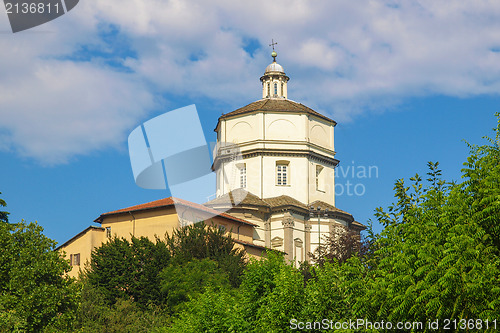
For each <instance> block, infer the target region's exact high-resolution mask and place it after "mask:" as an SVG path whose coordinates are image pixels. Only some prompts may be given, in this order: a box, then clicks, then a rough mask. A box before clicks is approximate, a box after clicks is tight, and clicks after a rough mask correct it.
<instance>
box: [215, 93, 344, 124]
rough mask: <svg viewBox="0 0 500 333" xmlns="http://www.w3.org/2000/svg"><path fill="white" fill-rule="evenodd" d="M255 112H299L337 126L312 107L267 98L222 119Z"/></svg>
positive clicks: (287, 100) (230, 113)
mask: <svg viewBox="0 0 500 333" xmlns="http://www.w3.org/2000/svg"><path fill="white" fill-rule="evenodd" d="M254 111H273V112H297V113H308V114H312V115H315V116H317V117H319V118H322V119H325V120H328V121H331V122H333V123H334V124H337V123H336V122H335V120H332V119H330V118H328V117H326V116H324V115H322V114H321V113H319V112H316V111H314V110H313V109H311V108H310V107H307V106H305V105H304V104H301V103H297V102H294V101H291V100H289V99H274V98H265V99H261V100H258V101H255V102H253V103H250V104H248V105H246V106H244V107H242V108H239V109H236V110H234V111H232V112H229V113H226V114H223V115H222V116H221V117H220V118H227V117H230V116H236V115H240V114H244V113H249V112H254Z"/></svg>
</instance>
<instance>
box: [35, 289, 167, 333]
mask: <svg viewBox="0 0 500 333" xmlns="http://www.w3.org/2000/svg"><path fill="white" fill-rule="evenodd" d="M79 287H80V289H81V297H80V305H79V307H78V311H76V315H75V316H74V317H73V318H72V320H71V322H68V323H67V324H66V326H63V327H58V326H56V325H53V326H50V327H48V328H47V329H46V330H45V331H44V332H45V333H62V332H82V333H102V332H106V333H121V332H124V333H125V332H130V333H136V332H157V330H156V328H157V327H160V326H163V325H167V324H168V323H169V317H168V316H167V315H166V314H165V313H164V312H163V311H162V310H161V308H158V307H156V306H153V305H151V304H150V305H149V306H148V307H146V308H142V307H141V306H139V304H138V303H137V302H134V301H132V300H131V299H123V298H120V299H117V300H116V302H115V303H114V304H112V305H109V304H108V303H107V301H106V299H105V295H104V294H103V293H102V292H101V290H99V289H98V288H94V287H93V286H91V285H90V284H88V283H79Z"/></svg>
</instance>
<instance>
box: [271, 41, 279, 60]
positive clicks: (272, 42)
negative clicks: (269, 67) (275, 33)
mask: <svg viewBox="0 0 500 333" xmlns="http://www.w3.org/2000/svg"><path fill="white" fill-rule="evenodd" d="M277 44H278V42H275V41H274V39H271V44H269V46H272V47H273V52H272V53H271V57H273V61H274V62H276V56H277V55H278V54H277V53H276V51H274V45H277Z"/></svg>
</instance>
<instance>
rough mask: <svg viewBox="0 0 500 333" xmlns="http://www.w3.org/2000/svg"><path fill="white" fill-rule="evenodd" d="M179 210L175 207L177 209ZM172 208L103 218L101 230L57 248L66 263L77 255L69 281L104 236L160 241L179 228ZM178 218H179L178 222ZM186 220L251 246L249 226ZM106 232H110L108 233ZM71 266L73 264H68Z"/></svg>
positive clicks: (195, 216)
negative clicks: (221, 228)
mask: <svg viewBox="0 0 500 333" xmlns="http://www.w3.org/2000/svg"><path fill="white" fill-rule="evenodd" d="M178 208H179V207H178ZM178 211H179V214H177V210H176V209H175V207H173V206H172V207H163V208H158V209H151V210H145V211H138V212H134V213H133V214H130V213H120V214H116V215H110V216H104V217H103V221H102V223H101V226H102V228H98V227H91V228H89V229H88V230H87V231H86V232H85V233H83V234H82V235H78V236H77V237H76V238H75V239H73V240H71V241H69V242H68V244H66V245H64V246H61V248H60V249H59V250H60V251H64V252H65V257H66V259H68V260H70V256H71V255H72V254H79V255H80V265H73V266H72V270H71V271H70V272H69V273H68V275H69V276H71V277H75V278H76V277H78V274H79V272H80V270H83V268H84V267H85V263H86V262H87V261H88V262H90V259H91V253H92V250H93V249H94V248H95V247H99V246H101V245H102V244H103V243H105V242H106V241H107V240H108V239H109V238H108V233H109V232H110V234H111V236H116V237H119V238H125V239H128V240H130V239H131V238H132V236H135V237H138V238H139V237H147V238H149V239H150V240H151V241H154V240H155V238H156V237H158V238H160V239H161V240H163V239H164V238H165V235H166V234H167V233H168V234H170V235H171V234H172V232H173V231H174V230H175V229H176V228H178V227H180V226H181V223H180V222H179V220H181V221H184V219H183V218H182V216H184V218H186V216H187V215H188V214H186V211H182V209H178ZM179 216H181V218H180V219H179ZM189 219H190V220H191V219H192V220H197V221H202V220H206V221H205V223H206V224H207V225H211V224H212V223H213V224H214V225H216V226H224V228H225V231H226V235H228V236H229V235H231V237H232V238H233V239H235V240H240V241H243V242H247V243H253V226H251V225H246V224H243V223H240V222H237V221H233V220H231V219H228V218H224V217H221V216H210V217H209V216H208V215H207V214H206V213H203V212H199V211H197V210H192V209H191V210H189ZM107 228H109V229H110V230H109V231H108V230H107ZM235 246H236V247H239V248H246V251H247V253H248V255H249V256H251V257H253V256H259V257H260V256H261V252H262V250H259V249H255V248H253V247H249V246H245V247H243V245H241V244H238V243H236V244H235ZM72 264H73V263H72Z"/></svg>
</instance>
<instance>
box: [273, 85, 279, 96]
mask: <svg viewBox="0 0 500 333" xmlns="http://www.w3.org/2000/svg"><path fill="white" fill-rule="evenodd" d="M274 95H278V84H277V83H276V82H275V83H274Z"/></svg>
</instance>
